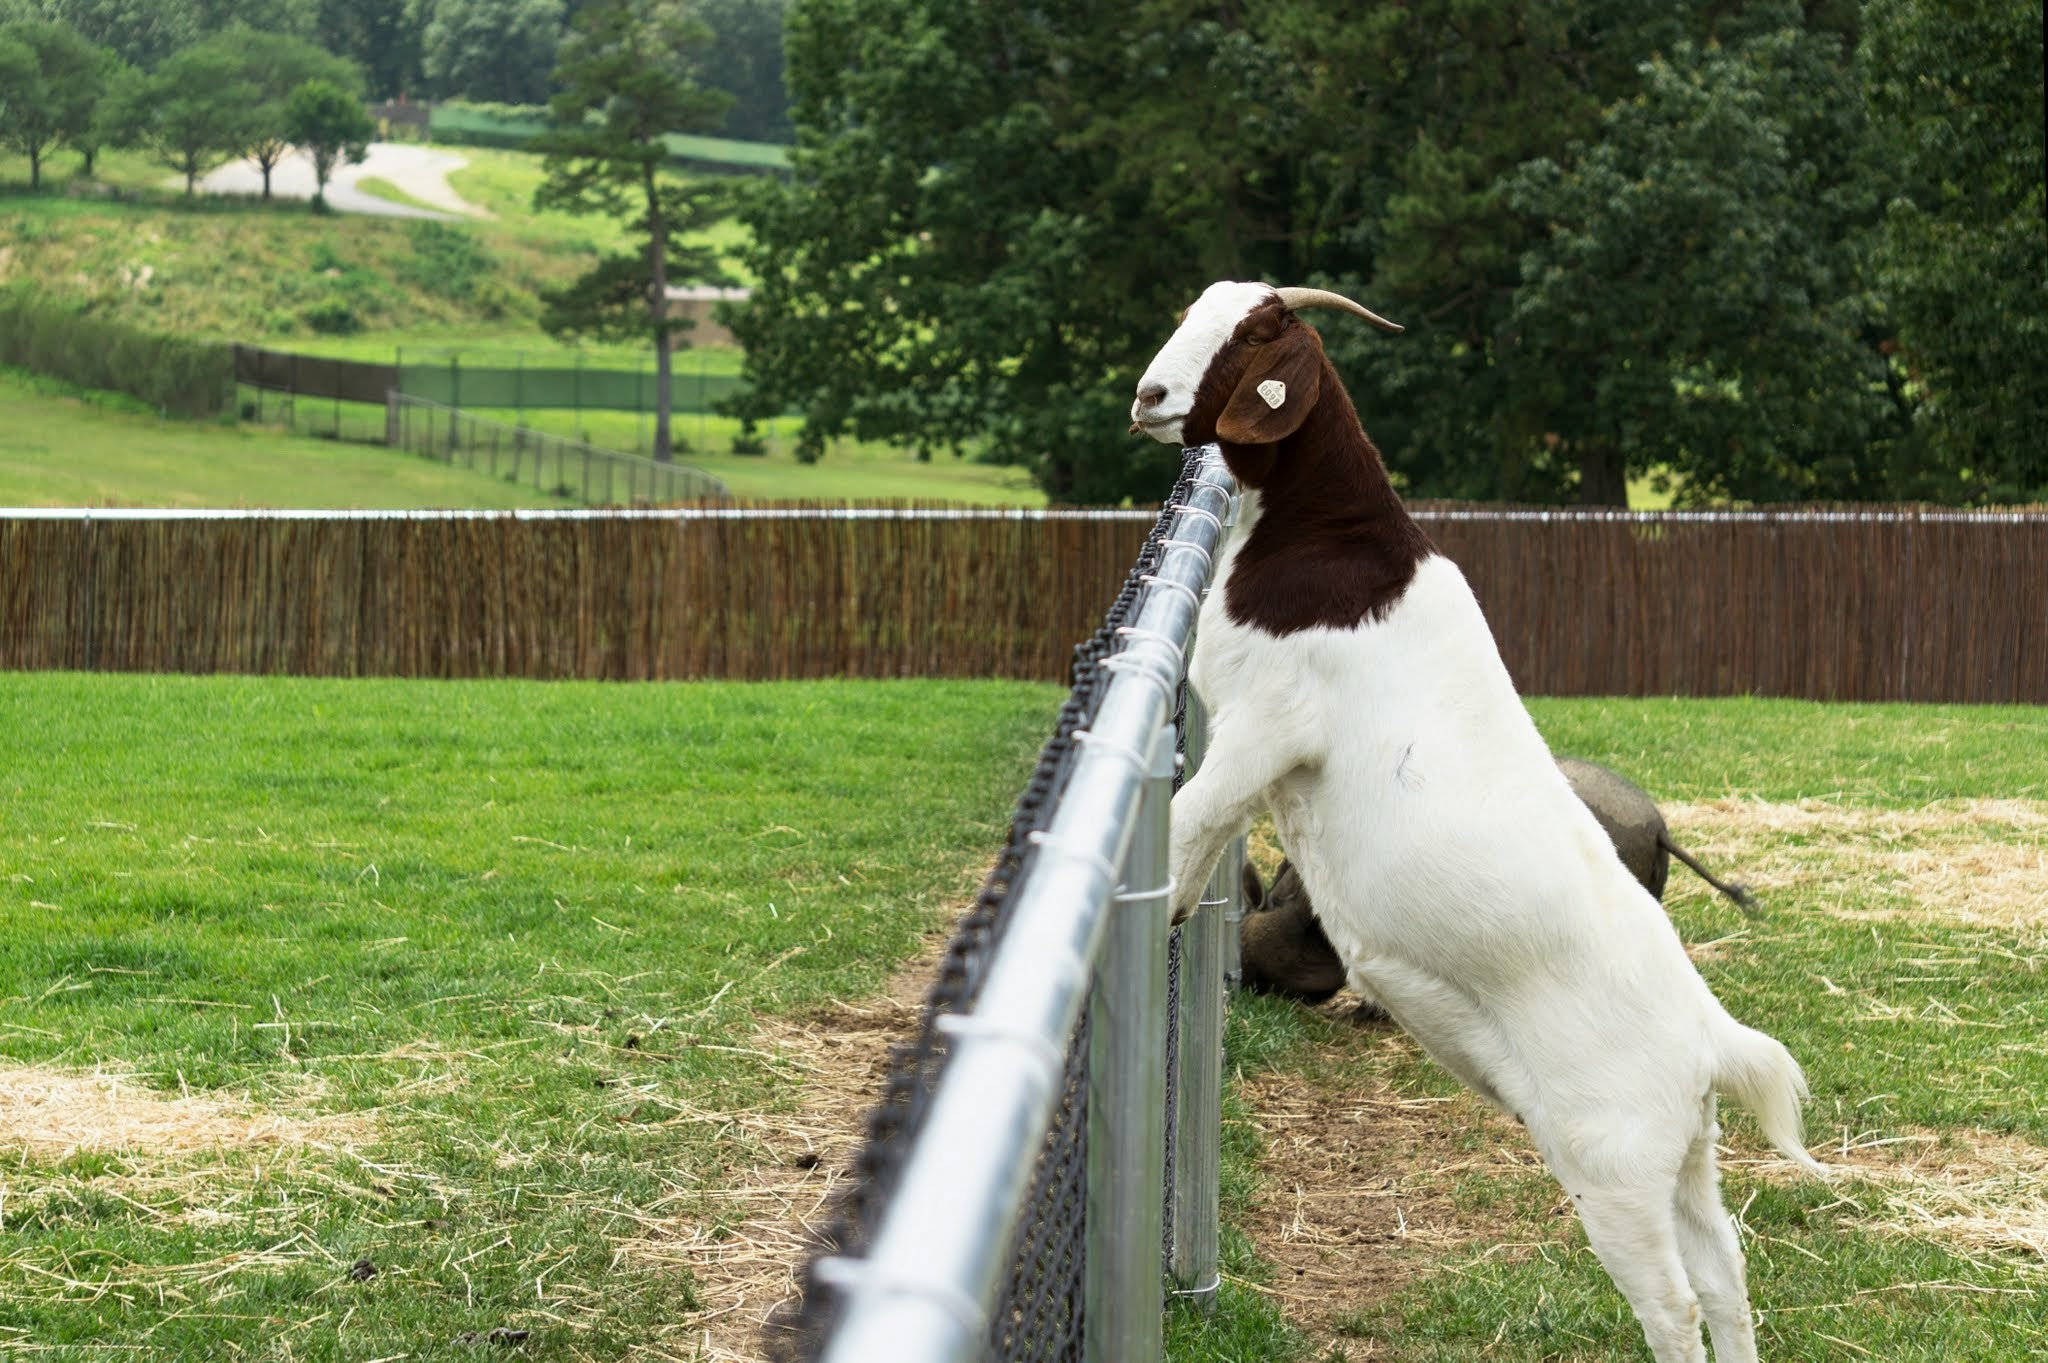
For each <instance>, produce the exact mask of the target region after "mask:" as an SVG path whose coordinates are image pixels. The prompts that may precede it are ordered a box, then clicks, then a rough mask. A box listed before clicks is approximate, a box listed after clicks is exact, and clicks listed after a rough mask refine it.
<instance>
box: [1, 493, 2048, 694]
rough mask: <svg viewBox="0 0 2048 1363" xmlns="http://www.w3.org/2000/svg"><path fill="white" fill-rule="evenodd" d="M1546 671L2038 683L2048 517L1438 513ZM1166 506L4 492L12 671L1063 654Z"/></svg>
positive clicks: (727, 663)
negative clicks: (172, 507) (997, 507)
mask: <svg viewBox="0 0 2048 1363" xmlns="http://www.w3.org/2000/svg"><path fill="white" fill-rule="evenodd" d="M1418 517H1419V518H1420V519H1422V520H1423V522H1424V524H1425V525H1426V527H1427V528H1428V530H1429V532H1430V534H1431V535H1432V536H1433V537H1434V538H1435V539H1436V540H1437V542H1438V544H1439V545H1441V546H1442V548H1443V549H1444V551H1445V552H1446V553H1448V554H1449V555H1450V556H1451V557H1452V558H1453V559H1455V560H1456V561H1457V562H1458V563H1459V564H1460V565H1461V566H1462V567H1463V568H1464V569H1465V572H1466V574H1467V576H1468V577H1469V578H1470V579H1471V582H1472V585H1473V588H1474V590H1475V591H1476V592H1477V594H1478V596H1479V600H1480V602H1481V604H1482V605H1483V606H1484V607H1485V609H1486V613H1487V618H1488V619H1489V621H1490V622H1491V623H1492V625H1493V628H1494V632H1495V635H1496V637H1497V638H1498V639H1499V640H1500V644H1501V651H1502V654H1503V656H1504V657H1505V658H1506V660H1507V664H1508V667H1509V670H1510V671H1511V672H1512V673H1513V675H1514V677H1515V680H1516V682H1517V684H1518V685H1520V686H1521V687H1522V689H1523V690H1524V691H1525V692H1528V693H1531V694H1538V695H1663V694H1684V695H1729V694H1743V693H1752V694H1757V695H1769V696H1801V697H1808V698H1812V699H1819V700H1919V701H1968V702H1978V701H1982V702H1992V701H2018V702H2028V703H2034V704H2048V513H2042V512H2017V513H1941V512H1924V513H1921V512H1897V511H1884V512H1845V513H1746V514H1726V515H1719V514H1702V515H1688V514H1682V513H1670V514H1634V515H1628V514H1597V513H1596V514H1586V513H1571V512H1553V513H1502V512H1474V511H1454V510H1422V511H1419V512H1418ZM1152 519H1153V517H1152V515H1151V513H1149V512H1137V513H1116V512H1094V513H1086V512H1083V513H1036V512H1002V511H926V510H911V509H906V510H887V511H884V510H849V509H839V510H834V511H827V510H817V509H810V510H804V509H782V510H758V509H756V510H735V509H730V508H698V509H678V510H666V511H637V512H553V513H549V512H541V513H412V514H392V515H382V514H350V513H196V514H180V513H174V512H98V511H96V512H77V511H68V512H44V513H35V512H0V668H71V669H107V670H122V671H130V670H142V671H171V672H253V673H293V674H305V675H318V676H370V675H390V676H422V677H478V676H518V677H545V678H571V677H582V678H604V679H620V680H624V679H643V678H644V679H655V678H690V677H729V678H758V679H768V678H783V677H828V676H849V677H894V676H924V677H947V676H996V677H1024V678H1043V679H1064V677H1065V675H1066V669H1067V665H1068V660H1069V657H1070V650H1071V648H1072V646H1073V644H1074V643H1075V642H1076V641H1077V640H1080V639H1083V638H1085V637H1087V635H1088V634H1089V632H1090V631H1091V630H1092V629H1093V627H1094V625H1095V623H1096V622H1097V621H1099V620H1100V619H1101V616H1102V613H1103V611H1104V610H1105V609H1106V608H1107V607H1108V605H1109V603H1110V598H1111V597H1112V596H1113V594H1114V592H1115V589H1116V584H1117V583H1118V582H1120V581H1121V580H1122V577H1123V574H1124V572H1125V570H1126V569H1127V568H1128V567H1129V565H1130V562H1131V559H1132V556H1133V555H1134V554H1135V553H1136V551H1137V547H1138V545H1139V543H1140V542H1141V541H1142V540H1143V538H1144V535H1145V531H1146V528H1147V527H1148V526H1149V525H1150V524H1151V522H1152Z"/></svg>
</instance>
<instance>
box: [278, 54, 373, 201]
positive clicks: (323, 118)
mask: <svg viewBox="0 0 2048 1363" xmlns="http://www.w3.org/2000/svg"><path fill="white" fill-rule="evenodd" d="M284 131H285V136H286V137H287V138H289V139H290V140H291V141H292V142H293V143H295V144H297V145H298V146H299V147H300V148H302V149H303V150H304V151H305V153H306V154H307V155H308V156H310V157H312V158H313V179H314V182H315V185H316V186H317V187H316V188H315V190H314V192H313V204H314V206H315V207H316V208H319V207H324V206H325V205H326V203H327V178H328V177H329V176H330V175H332V174H333V173H334V168H335V166H336V165H338V164H341V163H343V162H346V163H347V164H349V165H361V164H362V162H363V158H364V157H365V156H367V155H368V154H369V147H370V139H371V138H372V137H374V136H376V134H377V125H376V124H375V123H373V122H372V121H371V119H370V115H369V112H368V111H367V110H366V109H364V108H363V102H362V101H361V100H360V99H358V98H356V97H355V96H354V95H352V94H350V93H349V92H348V91H347V90H344V89H343V88H342V87H340V86H339V85H336V84H334V83H333V82H332V81H325V80H309V81H307V82H306V83H305V84H303V85H301V86H300V87H299V88H298V89H296V90H294V91H292V93H291V96H290V97H289V98H288V99H287V100H286V101H285V111H284Z"/></svg>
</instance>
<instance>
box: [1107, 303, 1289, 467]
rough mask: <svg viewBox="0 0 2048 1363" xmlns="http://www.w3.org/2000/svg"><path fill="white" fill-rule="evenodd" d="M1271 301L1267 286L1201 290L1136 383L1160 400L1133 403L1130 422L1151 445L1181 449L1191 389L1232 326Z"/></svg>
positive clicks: (1192, 394)
mask: <svg viewBox="0 0 2048 1363" xmlns="http://www.w3.org/2000/svg"><path fill="white" fill-rule="evenodd" d="M1273 296H1274V295H1273V288H1272V286H1271V285H1269V284H1260V283H1256V282H1252V283H1231V282H1229V281H1225V282H1223V283H1220V284H1211V285H1210V286H1209V287H1208V288H1207V289H1205V290H1203V292H1202V296H1201V297H1200V298H1198V299H1196V300H1195V304H1194V306H1193V307H1191V308H1189V309H1188V315H1187V317H1186V319H1185V320H1184V321H1182V322H1181V324H1180V329H1179V330H1177V331H1175V332H1174V333H1173V335H1172V336H1170V337H1169V338H1167V342H1166V344H1165V345H1164V346H1162V347H1161V348H1160V351H1159V353H1158V354H1157V355H1155V356H1153V357H1152V363H1151V364H1149V365H1147V366H1146V367H1145V376H1144V377H1143V378H1141V379H1139V380H1138V391H1139V392H1140V393H1143V392H1146V391H1147V390H1150V389H1153V388H1161V389H1164V390H1165V396H1163V397H1160V398H1158V399H1156V400H1155V401H1152V402H1149V403H1148V402H1146V401H1145V400H1144V399H1143V398H1140V399H1139V400H1138V401H1136V402H1133V403H1132V404H1131V420H1133V421H1135V422H1137V423H1138V425H1139V426H1140V427H1142V428H1143V429H1144V432H1145V434H1147V435H1149V436H1151V437H1152V438H1153V439H1154V440H1157V441H1160V442H1161V443H1163V444H1167V445H1178V444H1181V443H1182V440H1181V425H1182V423H1183V422H1185V421H1186V420H1187V415H1188V412H1189V411H1190V410H1191V409H1192V408H1193V407H1194V405H1195V390H1196V389H1197V388H1199V387H1200V386H1201V383H1202V376H1203V375H1204V374H1206V373H1208V372H1209V362H1210V361H1211V360H1214V359H1215V358H1216V355H1217V352H1219V351H1221V350H1222V349H1223V347H1224V345H1225V344H1226V343H1228V342H1229V340H1230V334H1231V333H1232V332H1233V331H1236V330H1237V324H1238V323H1239V322H1242V321H1243V320H1244V319H1245V318H1246V316H1248V315H1249V314H1250V313H1251V311H1252V309H1254V308H1256V307H1259V306H1260V305H1261V304H1265V303H1270V302H1272V301H1273Z"/></svg>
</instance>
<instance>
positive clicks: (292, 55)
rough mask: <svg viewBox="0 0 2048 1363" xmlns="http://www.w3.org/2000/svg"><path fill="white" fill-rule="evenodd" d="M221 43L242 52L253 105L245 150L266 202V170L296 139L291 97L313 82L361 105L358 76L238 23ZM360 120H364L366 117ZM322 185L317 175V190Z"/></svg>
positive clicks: (326, 57) (310, 48)
mask: <svg viewBox="0 0 2048 1363" xmlns="http://www.w3.org/2000/svg"><path fill="white" fill-rule="evenodd" d="M225 41H226V42H228V43H229V44H230V45H231V46H233V47H234V48H235V49H236V50H237V51H239V52H240V53H241V56H242V74H243V77H244V78H245V79H246V80H247V81H248V83H249V84H250V85H251V86H253V87H254V88H255V90H256V95H257V103H256V107H255V108H253V109H251V110H250V111H249V119H250V130H251V138H252V140H251V141H250V143H249V146H248V148H247V150H248V155H249V158H250V159H251V160H253V161H254V162H255V163H256V164H257V166H258V167H260V168H261V169H262V171H263V198H264V200H265V201H266V202H267V201H268V200H269V198H270V172H271V171H272V170H274V169H275V168H276V166H277V163H278V162H279V161H281V160H283V159H284V154H285V153H286V152H288V151H290V150H291V146H292V143H293V142H295V141H297V140H298V139H297V138H295V137H293V136H292V134H291V123H290V118H291V111H290V107H289V106H290V102H291V100H292V98H293V97H294V95H295V94H296V93H297V92H298V91H299V89H300V88H301V87H303V86H305V85H306V84H307V83H308V82H317V83H319V84H321V85H325V86H330V87H333V88H335V89H339V90H341V91H342V92H344V93H345V94H350V95H351V96H352V97H353V98H355V99H356V100H357V102H358V104H360V99H361V97H360V93H359V92H360V89H361V84H362V82H361V78H360V76H359V75H358V73H357V71H356V69H355V67H354V66H353V65H352V64H351V63H349V62H347V61H345V60H343V59H342V58H340V57H336V56H334V55H332V54H331V53H328V52H325V51H322V50H321V49H320V48H318V47H315V46H314V45H313V44H312V43H309V42H307V41H306V40H305V39H303V38H294V37H291V36H289V35H287V34H280V33H257V32H254V31H252V30H250V29H246V28H242V27H240V26H239V25H238V26H236V27H233V28H230V29H229V30H228V33H227V37H226V38H225ZM358 112H361V110H360V108H359V109H358ZM364 118H365V121H367V119H368V115H367V114H365V115H364ZM357 159H358V160H360V159H361V158H357ZM330 164H331V163H330ZM326 183H327V181H326V179H325V177H322V178H321V180H320V185H321V187H322V189H324V188H325V187H326Z"/></svg>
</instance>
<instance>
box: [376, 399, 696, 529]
mask: <svg viewBox="0 0 2048 1363" xmlns="http://www.w3.org/2000/svg"><path fill="white" fill-rule="evenodd" d="M389 404H390V405H389V409H388V414H387V417H386V421H387V431H386V436H387V440H386V443H388V444H390V445H391V446H393V447H394V448H397V449H402V450H404V451H406V452H407V453H408V454H417V455H421V456H423V457H425V458H428V459H438V460H440V461H441V462H443V463H446V464H461V465H462V466H463V467H465V468H471V469H479V470H482V471H484V472H487V473H489V474H490V475H491V476H492V477H493V478H503V479H504V480H505V481H507V482H510V483H521V484H526V485H530V486H531V487H532V488H533V490H534V491H536V492H541V493H552V494H553V495H555V496H557V497H560V498H562V499H563V500H565V501H574V502H579V503H581V504H583V505H585V506H652V505H657V504H660V503H664V502H681V501H701V500H705V499H710V498H720V499H723V498H729V497H730V496H731V495H732V493H731V492H730V490H728V489H727V487H726V485H725V484H724V483H723V482H721V481H720V480H718V479H717V478H714V477H712V476H711V475H710V474H708V473H705V472H703V471H702V470H701V469H693V468H690V467H689V466H688V465H685V464H662V463H657V462H655V461H654V460H652V459H642V458H641V457H639V456H638V455H633V454H621V453H619V452H618V451H616V450H602V449H599V448H597V447H596V446H595V445H587V444H585V443H583V442H582V441H580V440H570V439H567V438H566V437H563V436H558V435H549V434H548V433H546V432H545V431H536V430H533V429H532V428H531V427H527V426H514V425H511V424H509V423H507V422H502V421H490V420H487V419H485V418H483V417H479V416H473V415H471V414H470V413H468V412H464V411H460V410H458V409H456V408H454V407H448V406H444V405H442V404H441V403H438V402H429V401H427V400H425V399H424V398H416V397H410V396H408V395H406V394H404V393H392V394H391V395H390V399H389Z"/></svg>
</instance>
